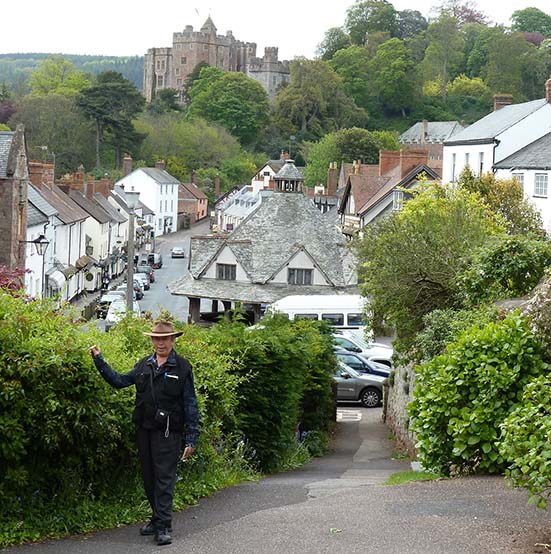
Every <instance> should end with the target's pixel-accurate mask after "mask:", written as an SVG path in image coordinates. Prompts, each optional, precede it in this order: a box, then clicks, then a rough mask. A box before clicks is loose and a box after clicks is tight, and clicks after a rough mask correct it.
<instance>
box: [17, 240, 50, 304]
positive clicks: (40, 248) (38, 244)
mask: <svg viewBox="0 0 551 554" xmlns="http://www.w3.org/2000/svg"><path fill="white" fill-rule="evenodd" d="M21 242H24V243H26V244H34V247H35V248H36V253H37V254H38V255H39V256H42V282H41V284H42V290H41V291H40V295H41V296H42V298H44V292H45V289H46V287H45V285H46V283H45V278H44V255H45V254H46V250H47V249H48V245H49V244H50V241H49V240H48V239H47V238H46V236H45V235H38V237H36V238H35V239H34V240H23V241H21Z"/></svg>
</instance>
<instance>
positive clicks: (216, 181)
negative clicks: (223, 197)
mask: <svg viewBox="0 0 551 554" xmlns="http://www.w3.org/2000/svg"><path fill="white" fill-rule="evenodd" d="M219 196H220V175H216V177H215V178H214V198H218V197H219Z"/></svg>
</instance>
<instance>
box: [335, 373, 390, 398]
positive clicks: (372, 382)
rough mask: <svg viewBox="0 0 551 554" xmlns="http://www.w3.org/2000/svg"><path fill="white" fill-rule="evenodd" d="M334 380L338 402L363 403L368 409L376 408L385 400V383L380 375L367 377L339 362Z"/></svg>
mask: <svg viewBox="0 0 551 554" xmlns="http://www.w3.org/2000/svg"><path fill="white" fill-rule="evenodd" d="M338 364H339V366H338V369H337V371H336V372H335V375H334V379H335V381H336V382H337V401H355V402H361V403H362V405H363V406H365V407H366V408H376V407H377V406H379V405H380V404H381V402H382V400H383V383H384V382H385V380H386V378H385V377H381V376H380V375H366V374H365V373H359V372H358V371H356V370H355V369H352V368H351V367H349V366H347V365H346V364H344V363H343V362H338Z"/></svg>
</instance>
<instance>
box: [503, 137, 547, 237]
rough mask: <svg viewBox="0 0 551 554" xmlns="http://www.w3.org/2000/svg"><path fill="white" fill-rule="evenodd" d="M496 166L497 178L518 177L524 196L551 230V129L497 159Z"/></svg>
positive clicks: (545, 225)
mask: <svg viewBox="0 0 551 554" xmlns="http://www.w3.org/2000/svg"><path fill="white" fill-rule="evenodd" d="M494 170H495V175H496V177H497V178H498V179H511V178H513V177H514V178H515V179H517V181H518V182H519V183H520V184H521V185H522V187H523V190H524V195H525V197H526V198H527V199H528V200H530V202H531V203H532V204H533V205H534V207H535V208H536V209H537V210H538V211H539V212H540V214H541V217H542V219H543V224H544V227H545V229H546V230H547V232H548V233H551V201H550V199H549V183H550V181H551V133H548V134H547V135H544V136H543V137H541V138H539V139H538V140H535V141H534V142H532V143H531V144H529V145H528V146H525V147H524V148H521V149H520V150H519V151H518V152H515V153H514V154H511V155H510V156H508V157H507V158H505V159H504V160H501V161H500V162H498V163H496V164H495V166H494Z"/></svg>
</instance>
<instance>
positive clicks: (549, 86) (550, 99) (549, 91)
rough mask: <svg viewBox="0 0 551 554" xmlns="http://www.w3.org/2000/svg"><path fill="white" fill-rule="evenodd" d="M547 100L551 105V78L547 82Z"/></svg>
mask: <svg viewBox="0 0 551 554" xmlns="http://www.w3.org/2000/svg"><path fill="white" fill-rule="evenodd" d="M545 100H546V101H547V103H548V104H551V77H549V79H547V81H545Z"/></svg>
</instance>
